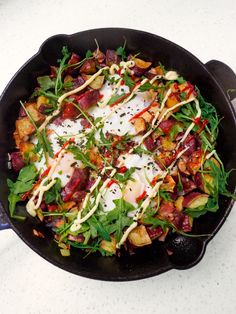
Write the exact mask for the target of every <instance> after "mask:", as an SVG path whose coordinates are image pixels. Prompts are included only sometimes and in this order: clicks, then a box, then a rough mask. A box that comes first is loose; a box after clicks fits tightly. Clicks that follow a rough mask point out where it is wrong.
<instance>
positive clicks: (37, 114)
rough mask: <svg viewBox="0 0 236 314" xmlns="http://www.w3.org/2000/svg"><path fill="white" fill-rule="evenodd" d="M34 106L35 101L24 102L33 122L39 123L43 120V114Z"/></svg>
mask: <svg viewBox="0 0 236 314" xmlns="http://www.w3.org/2000/svg"><path fill="white" fill-rule="evenodd" d="M36 106H37V104H36V103H32V104H26V105H25V108H26V110H27V111H28V113H29V115H30V117H31V118H32V119H33V120H34V122H35V124H37V125H39V124H40V123H42V122H43V121H44V120H45V115H44V114H42V113H40V112H39V111H38V110H37V109H36Z"/></svg>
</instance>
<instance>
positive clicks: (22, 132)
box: [16, 117, 35, 141]
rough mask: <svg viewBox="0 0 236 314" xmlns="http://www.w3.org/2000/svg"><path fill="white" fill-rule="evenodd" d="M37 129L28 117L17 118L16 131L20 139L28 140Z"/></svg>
mask: <svg viewBox="0 0 236 314" xmlns="http://www.w3.org/2000/svg"><path fill="white" fill-rule="evenodd" d="M34 131H35V129H34V126H33V124H32V123H31V122H30V120H29V118H28V117H24V118H22V119H18V120H16V132H17V134H18V136H19V139H20V140H23V141H27V140H28V137H29V135H31V134H32V133H34Z"/></svg>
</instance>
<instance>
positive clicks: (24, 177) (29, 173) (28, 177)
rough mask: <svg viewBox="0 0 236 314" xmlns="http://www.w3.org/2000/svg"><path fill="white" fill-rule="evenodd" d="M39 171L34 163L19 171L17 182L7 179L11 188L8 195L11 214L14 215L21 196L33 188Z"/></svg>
mask: <svg viewBox="0 0 236 314" xmlns="http://www.w3.org/2000/svg"><path fill="white" fill-rule="evenodd" d="M37 175H38V172H37V169H36V167H35V165H34V164H30V165H28V166H26V167H24V168H22V169H21V170H20V172H19V175H18V178H17V180H16V182H13V181H12V180H10V179H7V185H8V188H9V190H10V194H9V196H8V201H9V211H10V216H11V217H14V213H15V207H16V204H17V202H19V201H21V196H22V195H23V194H24V193H25V192H28V191H29V190H31V188H32V187H33V183H34V181H35V178H36V177H37Z"/></svg>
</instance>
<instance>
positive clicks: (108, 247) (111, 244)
mask: <svg viewBox="0 0 236 314" xmlns="http://www.w3.org/2000/svg"><path fill="white" fill-rule="evenodd" d="M100 248H101V249H103V250H105V251H107V252H108V253H111V254H116V240H115V238H114V236H111V241H107V240H102V241H101V243H100Z"/></svg>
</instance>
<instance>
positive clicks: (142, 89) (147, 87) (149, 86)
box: [139, 82, 158, 92]
mask: <svg viewBox="0 0 236 314" xmlns="http://www.w3.org/2000/svg"><path fill="white" fill-rule="evenodd" d="M150 89H153V90H154V91H157V90H158V87H157V86H155V85H152V84H151V83H149V82H147V83H145V84H143V85H141V86H140V87H139V90H140V92H146V91H148V90H150Z"/></svg>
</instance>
